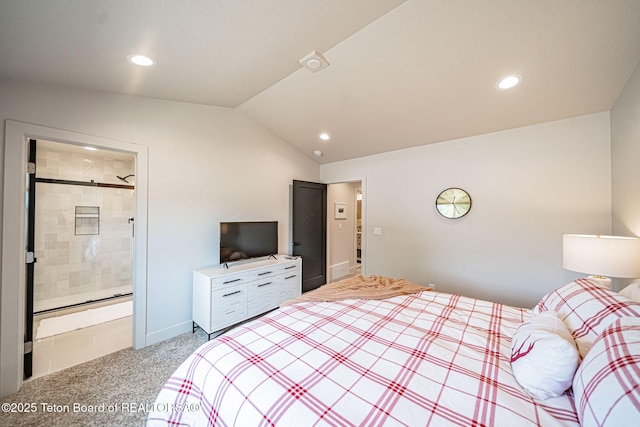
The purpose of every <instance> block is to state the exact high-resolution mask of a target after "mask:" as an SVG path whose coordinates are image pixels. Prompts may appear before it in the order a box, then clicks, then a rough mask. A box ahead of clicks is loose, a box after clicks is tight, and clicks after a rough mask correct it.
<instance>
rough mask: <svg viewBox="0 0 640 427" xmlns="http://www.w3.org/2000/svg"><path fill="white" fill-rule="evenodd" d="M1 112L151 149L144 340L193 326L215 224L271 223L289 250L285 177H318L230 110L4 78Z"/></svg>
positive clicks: (213, 250)
mask: <svg viewBox="0 0 640 427" xmlns="http://www.w3.org/2000/svg"><path fill="white" fill-rule="evenodd" d="M6 119H12V120H16V121H22V122H28V123H33V124H37V125H42V126H47V127H52V128H57V129H65V130H71V131H75V132H79V133H86V134H90V135H98V136H101V137H104V138H112V139H115V140H123V141H130V142H134V143H137V144H141V145H146V146H148V147H149V176H148V183H149V185H148V188H149V193H148V198H149V200H148V208H149V211H148V212H149V213H148V236H149V240H148V244H149V246H148V288H147V295H148V299H147V307H148V308H147V310H148V311H147V344H149V343H153V342H156V341H160V340H162V339H166V338H168V337H170V336H173V335H177V334H178V333H181V332H184V331H186V330H190V324H191V277H192V276H191V275H192V270H193V269H195V268H200V267H203V266H206V265H211V264H216V263H217V262H218V244H219V242H218V222H219V221H221V220H277V221H279V222H280V225H279V231H280V248H279V249H280V251H281V252H288V250H289V247H288V242H289V191H290V190H289V187H290V185H291V182H292V180H293V179H299V180H306V181H317V180H318V179H319V166H318V165H317V164H316V163H315V162H313V161H312V160H311V159H309V158H308V157H306V156H304V155H303V154H302V153H300V152H299V151H297V150H296V149H294V148H292V147H291V146H290V145H288V144H286V143H285V142H283V141H282V140H281V139H279V138H278V137H276V136H275V135H273V134H271V133H270V132H268V131H266V130H265V129H263V128H262V127H261V126H259V125H258V124H256V123H255V122H254V121H252V120H250V119H248V118H246V117H245V116H244V115H243V114H242V113H241V112H239V111H236V110H233V109H228V108H219V107H209V106H203V105H195V104H186V103H179V102H169V101H162V100H155V99H148V98H139V97H130V96H121V95H114V94H107V93H99V92H92V91H82V90H74V89H66V88H57V87H51V86H40V85H30V84H23V83H18V82H11V81H0V120H1V121H2V126H3V127H4V123H5V120H6ZM2 152H4V131H3V132H2ZM1 164H2V163H1V162H0V165H1ZM0 167H2V166H0ZM0 176H2V174H1V173H0ZM0 179H2V178H0ZM1 185H2V184H0V186H1Z"/></svg>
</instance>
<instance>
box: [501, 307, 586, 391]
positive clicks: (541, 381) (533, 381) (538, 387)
mask: <svg viewBox="0 0 640 427" xmlns="http://www.w3.org/2000/svg"><path fill="white" fill-rule="evenodd" d="M579 361H580V355H579V354H578V349H577V348H576V343H575V341H574V340H573V338H572V337H571V333H570V332H569V330H568V329H567V327H566V326H565V325H564V323H563V322H562V320H560V318H558V314H557V313H556V312H555V311H544V312H542V313H540V314H538V315H536V316H534V317H532V318H531V319H529V320H528V321H526V322H525V323H523V324H522V325H520V327H519V328H518V329H517V330H516V332H515V334H513V337H512V338H511V369H512V370H513V375H514V376H515V377H516V380H518V383H519V384H520V385H521V386H522V388H523V389H524V390H525V391H526V392H527V393H528V394H529V395H531V396H532V397H534V398H536V399H539V400H544V399H548V398H550V397H556V396H560V395H561V394H562V393H564V392H565V391H566V390H567V389H568V388H569V387H571V384H572V382H573V374H574V373H575V371H576V369H577V367H578V363H579Z"/></svg>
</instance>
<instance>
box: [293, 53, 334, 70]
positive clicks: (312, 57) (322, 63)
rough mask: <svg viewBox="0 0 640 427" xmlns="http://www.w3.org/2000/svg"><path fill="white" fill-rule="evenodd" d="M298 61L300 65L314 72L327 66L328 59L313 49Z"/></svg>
mask: <svg viewBox="0 0 640 427" xmlns="http://www.w3.org/2000/svg"><path fill="white" fill-rule="evenodd" d="M299 62H300V65H302V66H303V67H305V68H306V69H308V70H309V71H311V72H312V73H316V72H318V71H320V70H322V69H323V68H325V67H328V66H329V61H327V58H325V57H324V56H323V55H322V54H321V53H320V52H316V51H315V50H314V51H313V52H311V53H310V54H308V55H307V56H305V57H304V58H302V59H301V60H300V61H299Z"/></svg>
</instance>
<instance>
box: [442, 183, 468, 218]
mask: <svg viewBox="0 0 640 427" xmlns="http://www.w3.org/2000/svg"><path fill="white" fill-rule="evenodd" d="M436 208H437V209H438V212H440V215H442V216H443V217H445V218H460V217H463V216H465V215H466V214H467V212H469V210H470V209H471V197H469V194H468V193H467V192H466V191H464V190H462V189H460V188H447V189H446V190H444V191H443V192H442V193H440V194H439V195H438V198H437V199H436Z"/></svg>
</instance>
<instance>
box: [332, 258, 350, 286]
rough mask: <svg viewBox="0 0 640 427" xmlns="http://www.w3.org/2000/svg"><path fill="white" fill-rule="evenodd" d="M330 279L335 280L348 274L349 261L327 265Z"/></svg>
mask: <svg viewBox="0 0 640 427" xmlns="http://www.w3.org/2000/svg"><path fill="white" fill-rule="evenodd" d="M329 271H330V272H331V273H330V274H331V277H330V279H331V281H336V280H338V279H340V278H342V277H344V276H347V275H348V274H349V261H343V262H339V263H338V264H333V265H332V266H331V267H329Z"/></svg>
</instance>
